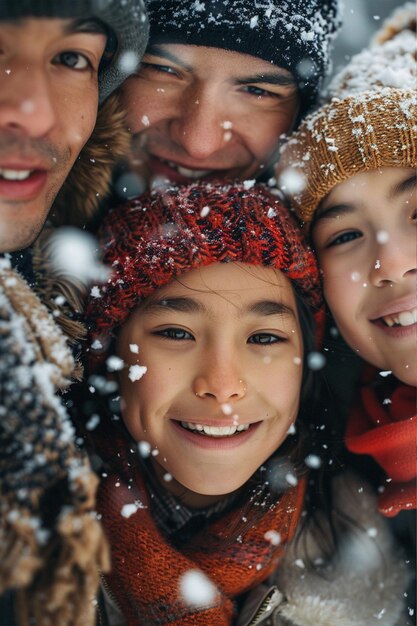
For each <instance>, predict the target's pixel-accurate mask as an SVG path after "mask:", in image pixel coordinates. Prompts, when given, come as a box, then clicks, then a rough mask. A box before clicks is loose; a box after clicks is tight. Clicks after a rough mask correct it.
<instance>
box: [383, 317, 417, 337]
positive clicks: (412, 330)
mask: <svg viewBox="0 0 417 626" xmlns="http://www.w3.org/2000/svg"><path fill="white" fill-rule="evenodd" d="M374 324H375V326H376V327H377V328H379V329H380V330H382V332H383V333H384V334H385V335H387V336H388V337H393V338H394V339H409V338H413V337H414V338H415V336H416V331H417V324H411V326H386V325H385V324H384V323H383V322H380V321H377V322H374Z"/></svg>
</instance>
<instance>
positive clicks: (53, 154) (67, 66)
mask: <svg viewBox="0 0 417 626" xmlns="http://www.w3.org/2000/svg"><path fill="white" fill-rule="evenodd" d="M105 43H106V38H105V36H104V35H103V34H100V33H97V32H93V31H91V30H89V29H88V27H87V26H86V25H85V24H84V26H83V25H81V24H78V25H77V24H76V23H75V22H72V21H71V20H60V19H27V20H23V21H16V22H0V251H2V252H8V251H13V250H17V249H19V248H23V247H25V246H27V245H29V244H30V243H31V242H32V241H33V240H34V239H35V238H36V236H37V235H38V234H39V231H40V230H41V228H42V225H43V223H44V221H45V219H46V216H47V214H48V211H49V209H50V207H51V204H52V202H53V200H54V198H55V196H56V194H57V192H58V191H59V189H60V187H61V186H62V184H63V182H64V180H65V178H66V177H67V175H68V173H69V171H70V169H71V167H72V165H73V163H74V161H75V159H76V158H77V156H78V154H79V152H80V150H81V148H82V147H83V145H84V144H85V142H86V141H87V139H88V138H89V136H90V135H91V133H92V131H93V128H94V125H95V122H96V117H97V103H98V83H97V73H98V66H99V63H100V59H101V57H102V54H103V51H104V46H105Z"/></svg>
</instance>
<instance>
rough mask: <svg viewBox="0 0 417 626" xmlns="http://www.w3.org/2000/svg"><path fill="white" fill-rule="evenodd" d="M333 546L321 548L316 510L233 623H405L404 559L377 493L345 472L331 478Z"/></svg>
mask: <svg viewBox="0 0 417 626" xmlns="http://www.w3.org/2000/svg"><path fill="white" fill-rule="evenodd" d="M332 492H333V500H334V508H333V524H334V530H335V532H336V533H337V538H338V549H337V551H336V552H334V553H333V554H331V555H329V554H328V552H327V550H326V549H323V548H324V546H323V540H320V539H319V537H323V534H320V535H319V534H318V533H317V528H318V527H317V524H319V525H320V528H321V530H322V533H324V536H326V533H330V532H331V527H330V525H329V522H328V520H326V518H325V517H324V515H323V514H322V513H318V514H317V515H316V517H315V518H313V520H311V521H310V523H308V525H306V526H304V527H300V530H299V532H298V535H297V536H296V537H295V539H294V540H293V542H292V543H291V545H290V546H289V548H288V550H287V552H286V555H285V557H284V559H283V561H282V562H281V563H280V566H279V568H278V570H277V571H276V572H275V574H274V575H273V576H272V577H271V579H270V580H269V585H266V584H264V585H261V586H260V588H257V589H255V590H254V591H253V592H252V593H251V594H250V595H249V597H248V600H247V602H246V604H245V606H244V607H243V610H242V613H241V615H240V616H239V620H238V624H237V626H372V624H375V626H408V624H409V626H411V622H407V616H406V615H405V607H404V592H405V590H406V588H407V583H408V580H409V572H408V571H407V568H406V565H405V562H404V559H403V558H402V556H401V553H399V550H398V546H397V545H396V544H395V542H394V540H393V537H392V535H391V533H390V531H389V529H388V526H387V522H386V520H385V519H384V518H383V517H382V516H381V515H380V514H379V513H378V511H377V504H376V496H375V495H374V493H373V492H372V490H371V488H370V487H369V486H368V485H367V484H366V483H364V481H363V479H360V478H359V477H358V476H356V475H355V474H353V473H351V472H347V473H345V474H342V475H340V476H338V477H337V478H335V479H334V481H333V484H332Z"/></svg>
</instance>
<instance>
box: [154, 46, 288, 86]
mask: <svg viewBox="0 0 417 626" xmlns="http://www.w3.org/2000/svg"><path fill="white" fill-rule="evenodd" d="M147 53H148V54H158V55H159V54H160V55H163V56H166V57H167V58H171V60H172V61H174V62H175V61H178V62H180V63H183V64H186V65H188V66H189V68H190V69H191V70H192V71H194V72H196V73H198V71H199V70H200V69H201V70H206V69H208V68H211V69H212V70H214V71H216V72H218V73H220V72H223V73H230V74H232V75H236V76H240V75H246V74H248V73H251V74H252V73H259V74H262V73H265V74H270V73H271V72H275V73H277V74H280V75H282V76H286V77H288V79H289V80H291V81H292V74H291V72H289V71H288V70H286V69H284V68H281V67H279V66H278V65H274V64H273V63H270V62H269V61H265V60H264V59H261V58H259V57H256V56H252V55H250V54H242V53H241V52H235V51H233V50H225V49H223V48H214V47H209V46H195V45H186V44H156V43H154V44H151V45H150V46H149V48H148V50H147Z"/></svg>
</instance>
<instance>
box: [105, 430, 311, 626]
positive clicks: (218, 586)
mask: <svg viewBox="0 0 417 626" xmlns="http://www.w3.org/2000/svg"><path fill="white" fill-rule="evenodd" d="M110 424H111V423H110V421H108V422H107V423H106V429H107V435H106V436H102V441H101V445H99V448H98V452H99V453H100V456H101V457H102V458H103V459H104V460H105V461H107V462H108V463H109V465H110V466H111V467H112V469H113V473H109V474H108V476H107V477H106V478H104V479H103V480H102V481H101V484H100V488H99V491H98V497H97V506H98V511H99V512H100V514H101V515H102V523H103V526H104V529H105V531H106V532H107V535H108V537H109V539H111V545H112V571H111V573H110V574H108V575H106V577H105V578H106V581H107V583H108V585H109V586H110V589H111V592H112V595H113V596H114V597H115V599H116V601H117V603H118V604H119V606H120V607H121V609H122V611H123V615H124V617H125V619H126V623H127V625H128V626H139V625H142V626H149V625H150V624H160V625H162V624H164V625H165V626H170V625H172V626H174V624H182V625H183V626H214V624H215V625H216V626H230V625H231V624H232V623H234V622H233V613H234V608H233V599H234V598H236V597H237V596H239V595H240V594H242V593H244V592H245V591H247V590H249V589H252V588H253V587H255V586H256V585H257V584H259V583H260V582H262V581H264V580H265V579H266V578H267V577H268V576H269V575H270V574H271V572H272V571H274V570H275V569H276V567H277V565H278V563H279V561H280V559H281V556H282V554H283V551H284V548H285V546H286V544H287V542H288V541H289V540H290V539H291V538H292V536H293V535H294V532H295V529H296V527H297V523H298V521H299V518H300V514H301V511H302V504H303V499H304V493H305V487H306V479H303V478H302V479H300V480H299V482H298V484H297V486H295V487H291V488H290V489H288V490H287V491H285V492H284V493H282V494H281V495H280V496H277V495H275V496H272V495H271V494H269V493H268V494H267V495H264V496H259V497H258V496H257V495H256V494H254V495H253V496H252V498H249V499H248V502H245V503H244V504H243V505H241V506H240V507H238V508H236V509H235V510H232V511H231V512H230V513H227V514H225V515H223V517H222V518H221V519H220V520H217V521H214V522H212V523H210V524H209V526H208V527H207V528H205V529H204V530H203V531H201V532H198V533H197V535H195V536H193V537H192V539H191V540H189V541H188V542H187V543H186V544H184V545H182V546H181V551H179V550H176V549H174V548H173V547H172V546H171V545H170V544H169V542H168V541H167V540H166V539H165V538H164V537H163V536H162V535H161V533H160V532H159V531H158V529H157V528H156V526H155V523H154V521H153V519H152V515H151V512H150V509H149V499H148V494H147V491H146V487H145V484H144V480H143V477H142V476H141V474H140V470H139V468H138V463H137V458H136V456H135V455H136V452H135V451H134V450H132V449H131V447H130V446H129V444H128V443H127V442H125V441H124V440H123V439H122V438H121V437H120V435H118V433H117V431H116V429H115V428H112V427H111V425H110ZM102 435H104V433H103V434H102ZM96 443H97V438H96ZM127 511H129V514H128V513H127ZM121 513H122V515H121ZM130 513H132V514H131V515H130ZM271 529H276V530H277V531H279V533H280V535H281V541H280V543H279V545H274V544H273V543H272V542H270V541H268V538H267V537H268V536H266V537H265V533H267V531H271ZM192 570H194V571H195V570H198V571H200V572H202V573H204V574H205V575H206V577H207V578H208V579H209V580H210V581H211V583H212V584H213V585H215V592H214V594H213V600H212V601H211V602H210V601H206V603H205V604H204V605H203V606H190V605H187V603H186V601H185V600H184V597H183V596H182V594H181V580H182V578H183V576H184V575H185V574H187V573H188V572H190V571H192ZM155 580H157V581H158V584H155Z"/></svg>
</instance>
